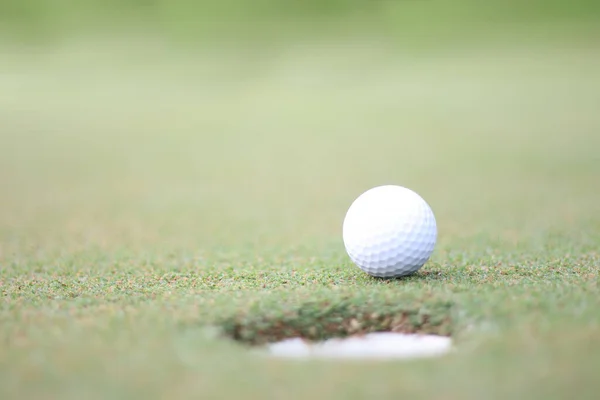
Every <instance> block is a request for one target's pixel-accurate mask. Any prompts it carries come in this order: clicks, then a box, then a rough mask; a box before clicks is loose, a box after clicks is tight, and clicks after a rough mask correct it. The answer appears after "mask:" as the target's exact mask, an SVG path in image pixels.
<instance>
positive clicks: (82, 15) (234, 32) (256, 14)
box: [0, 0, 600, 41]
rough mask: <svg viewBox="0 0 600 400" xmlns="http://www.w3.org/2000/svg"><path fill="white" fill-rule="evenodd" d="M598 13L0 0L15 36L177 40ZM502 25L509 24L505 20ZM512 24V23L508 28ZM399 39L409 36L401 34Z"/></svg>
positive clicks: (428, 2) (455, 26)
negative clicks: (128, 35)
mask: <svg viewBox="0 0 600 400" xmlns="http://www.w3.org/2000/svg"><path fill="white" fill-rule="evenodd" d="M599 15H600V5H598V2H596V1H593V0H573V1H566V0H545V1H544V0H528V1H516V0H508V1H501V2H500V1H498V2H491V1H490V2H483V1H476V0H455V1H451V0H321V1H319V0H306V1H300V0H287V1H285V0H254V1H249V0H222V1H192V0H122V1H119V0H107V1H97V0H23V1H22V0H3V1H2V2H1V3H0V24H1V26H2V27H3V31H4V33H5V34H8V33H10V34H12V35H16V36H20V37H21V38H29V39H31V38H37V39H40V38H44V39H46V40H47V39H49V38H54V39H55V38H57V37H64V36H65V35H67V36H68V35H72V34H76V33H77V34H81V33H82V32H86V33H90V32H96V33H97V32H105V33H113V34H114V33H115V32H122V31H138V32H146V33H148V32H151V33H153V34H159V35H163V36H167V37H171V38H176V39H177V40H183V39H185V40H194V41H198V40H215V39H217V38H223V37H228V38H232V37H234V38H236V37H237V38H241V37H242V35H244V36H245V35H250V36H262V37H263V38H264V37H265V35H269V36H270V37H271V38H272V35H290V34H297V35H298V34H299V35H306V34H308V33H309V32H311V33H315V32H328V33H331V32H332V31H333V32H337V33H340V32H343V33H352V32H354V33H356V32H357V31H361V30H365V29H367V30H372V31H378V32H380V33H384V34H386V35H395V36H397V37H402V36H404V35H408V36H409V38H408V39H411V38H412V39H415V38H418V37H420V38H421V39H423V38H428V37H429V38H430V39H432V38H435V40H442V41H443V39H444V37H445V36H447V35H450V36H456V35H465V34H467V33H471V34H474V33H475V32H477V31H481V30H482V29H483V30H485V29H494V28H500V29H502V30H505V29H515V28H517V26H518V25H525V26H531V24H540V23H541V24H552V25H554V26H555V27H556V24H570V25H571V27H572V28H574V27H578V29H584V28H585V27H584V26H583V25H586V24H590V22H591V23H592V24H593V22H594V21H596V20H597V18H598V16H599ZM507 24H508V25H507ZM511 24H516V25H515V26H512V28H511ZM404 39H407V38H406V37H405V38H404Z"/></svg>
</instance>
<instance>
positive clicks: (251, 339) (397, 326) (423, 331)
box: [220, 299, 453, 359]
mask: <svg viewBox="0 0 600 400" xmlns="http://www.w3.org/2000/svg"><path fill="white" fill-rule="evenodd" d="M452 307H453V305H452V304H451V303H448V302H444V301H428V302H427V303H424V302H420V301H414V300H413V301H409V300H406V299H405V300H404V301H402V300H397V302H393V301H389V300H388V301H361V299H338V300H337V302H335V303H332V302H331V301H325V302H322V303H321V302H307V303H300V304H295V305H290V306H286V305H281V304H279V305H276V306H273V305H270V306H269V307H265V308H263V309H259V310H257V309H255V310H254V312H252V313H244V312H241V313H239V314H236V315H233V316H229V317H228V318H225V319H224V320H223V321H221V324H220V326H221V328H222V332H223V333H224V334H225V336H227V337H229V338H230V339H233V340H235V341H237V342H239V343H242V344H244V345H246V346H250V347H251V348H252V350H253V351H255V352H256V351H258V352H259V353H261V354H266V355H267V356H272V357H283V358H338V359H339V358H346V359H351V358H373V359H390V358H396V359H398V358H404V359H411V358H419V357H434V356H441V355H443V354H446V353H448V352H449V351H450V350H451V349H452V340H451V334H452V330H453V329H452V326H453V324H452V318H451V315H452Z"/></svg>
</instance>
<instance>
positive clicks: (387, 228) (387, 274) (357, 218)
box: [343, 185, 437, 278]
mask: <svg viewBox="0 0 600 400" xmlns="http://www.w3.org/2000/svg"><path fill="white" fill-rule="evenodd" d="M343 239H344V246H345V247H346V251H347V252H348V255H349V256H350V259H351V260H352V262H353V263H354V264H356V265H357V266H358V267H359V268H360V269H362V270H363V271H365V272H366V273H367V274H369V275H372V276H377V277H382V278H393V277H398V276H404V275H409V274H412V273H414V272H416V271H418V270H419V268H421V267H422V266H423V264H425V263H426V262H427V260H429V257H431V253H432V252H433V249H434V247H435V243H436V240H437V225H436V222H435V217H434V215H433V211H431V208H430V207H429V205H428V204H427V203H426V202H425V200H423V198H422V197H421V196H419V195H418V194H417V193H415V192H414V191H412V190H410V189H407V188H405V187H402V186H395V185H386V186H378V187H375V188H373V189H370V190H367V191H366V192H364V193H363V194H361V195H360V196H359V197H358V198H357V199H356V200H354V202H353V203H352V205H351V206H350V208H349V209H348V212H347V213H346V217H345V219H344V225H343Z"/></svg>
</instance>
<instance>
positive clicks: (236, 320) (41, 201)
mask: <svg viewBox="0 0 600 400" xmlns="http://www.w3.org/2000/svg"><path fill="white" fill-rule="evenodd" d="M346 40H347V39H340V41H336V40H333V39H332V40H330V41H322V42H314V43H312V44H313V45H314V46H309V45H307V44H306V43H302V42H300V43H296V42H288V43H287V44H286V46H283V47H278V46H273V47H266V46H265V47H263V46H257V47H254V48H248V47H244V48H241V49H238V50H241V51H237V52H230V51H229V50H227V49H225V50H222V51H214V50H213V51H208V50H207V51H206V52H203V51H198V52H196V53H177V52H175V51H169V50H168V48H165V47H162V46H161V45H160V44H159V43H156V42H154V43H153V42H151V41H144V40H141V41H135V40H132V41H126V40H124V39H123V40H121V41H120V42H119V43H115V42H111V41H108V42H101V41H95V42H93V41H89V39H86V40H82V41H81V42H77V41H72V42H70V43H69V44H65V45H64V46H62V47H56V48H50V49H45V50H40V51H38V52H36V53H34V52H32V51H31V48H28V49H27V48H22V47H18V46H16V47H3V51H2V57H0V59H1V60H2V63H1V64H0V87H2V90H1V91H0V193H1V197H0V199H1V200H0V201H1V204H2V207H0V288H1V290H2V295H3V302H2V303H1V304H2V305H1V308H0V340H1V343H2V346H0V397H2V398H6V399H9V398H60V399H70V398H73V399H75V398H77V399H80V398H82V397H83V396H84V395H90V397H92V398H115V399H118V398H140V399H142V398H145V399H147V398H246V399H254V398H256V399H265V398H290V399H294V398H297V399H305V398H310V397H313V398H334V399H335V398H339V399H351V398H365V397H378V398H398V397H406V396H411V397H412V398H444V399H454V398H456V399H459V398H460V399H481V398H498V399H506V398H512V397H514V398H535V399H537V398H539V399H542V398H544V399H547V398H557V399H559V398H565V397H567V396H574V397H577V398H578V399H587V398H589V399H592V398H595V395H596V394H597V392H598V390H599V389H600V386H599V383H598V379H597V360H598V358H599V357H600V313H599V312H598V309H599V307H600V296H599V295H600V291H599V288H598V277H599V276H598V275H599V268H600V253H599V251H598V243H600V191H599V190H598V177H599V176H600V157H599V156H598V148H600V135H599V134H598V132H599V131H600V116H599V115H598V105H599V104H600V98H599V95H598V93H600V73H599V72H598V71H600V51H599V48H598V46H597V43H596V42H595V40H593V39H590V37H587V36H586V37H579V36H561V41H559V42H553V41H552V40H547V41H542V40H538V39H536V40H533V39H532V38H529V39H528V40H527V41H520V42H516V41H515V40H514V38H511V37H510V36H508V39H506V40H505V41H504V42H502V41H501V40H495V41H494V42H493V43H488V44H487V45H486V46H474V45H472V44H471V45H469V46H464V47H461V46H459V45H456V46H455V47H445V48H443V49H437V50H433V49H429V50H428V51H424V50H423V51H408V50H406V51H403V50H402V47H401V46H397V45H391V44H389V43H386V42H385V41H381V40H376V38H375V37H374V38H373V40H372V41H370V40H367V39H366V37H365V38H364V39H363V41H362V42H361V43H362V45H358V44H357V43H356V42H348V41H346ZM384 183H396V184H401V185H404V186H408V187H410V188H412V189H414V190H416V191H417V192H419V193H420V194H421V195H422V196H423V197H424V198H425V199H426V200H427V201H428V202H429V203H430V205H431V206H432V208H433V210H434V212H435V214H436V218H437V222H438V226H439V241H438V245H437V247H436V251H435V253H434V255H433V257H432V259H431V261H430V262H429V263H428V264H426V266H425V267H424V268H423V269H422V270H421V271H419V272H418V273H417V274H415V275H413V276H411V277H407V278H404V279H398V280H391V281H390V280H381V279H372V278H370V277H368V276H367V275H365V274H364V273H362V272H361V271H360V270H359V269H358V268H356V267H354V266H353V265H352V264H351V263H350V261H349V260H348V258H347V256H346V254H345V252H344V248H343V244H342V242H341V223H342V220H343V217H344V214H345V212H346V210H347V208H348V206H349V205H350V203H351V202H352V201H353V200H354V198H355V197H356V196H358V195H359V194H360V193H361V192H362V191H364V190H366V189H368V188H370V187H373V186H376V185H379V184H384ZM380 328H382V329H396V330H400V331H424V332H436V333H441V334H451V335H452V336H453V337H454V338H455V340H456V344H457V348H458V351H457V352H456V353H454V354H452V355H450V356H448V357H445V358H442V359H440V360H426V361H417V362H411V363H404V362H398V363H383V364H376V363H372V362H359V363H327V362H317V361H310V362H302V363H294V362H286V361H281V360H273V359H267V358H264V357H260V356H257V355H256V354H254V353H252V352H251V351H249V350H248V345H249V344H252V343H262V342H264V341H266V340H274V339H276V338H280V337H285V336H289V335H294V334H302V335H305V336H308V337H312V338H321V337H328V336H344V335H347V334H352V333H354V332H364V331H369V330H373V329H380ZM228 336H231V337H235V338H237V339H239V340H240V341H239V342H236V341H234V340H230V339H227V337H228Z"/></svg>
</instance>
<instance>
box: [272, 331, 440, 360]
mask: <svg viewBox="0 0 600 400" xmlns="http://www.w3.org/2000/svg"><path fill="white" fill-rule="evenodd" d="M266 350H267V354H268V355H270V356H272V357H283V358H337V359H340V358H342V359H365V358H371V359H414V358H424V357H436V356H441V355H444V354H446V353H448V352H449V351H450V350H452V339H450V338H449V337H446V336H437V335H418V334H404V333H394V332H377V333H369V334H366V335H362V336H352V337H348V338H343V339H339V338H336V339H329V340H326V341H323V342H316V343H313V342H308V341H306V340H304V339H301V338H292V339H285V340H283V341H281V342H276V343H271V344H269V345H267V348H266Z"/></svg>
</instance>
